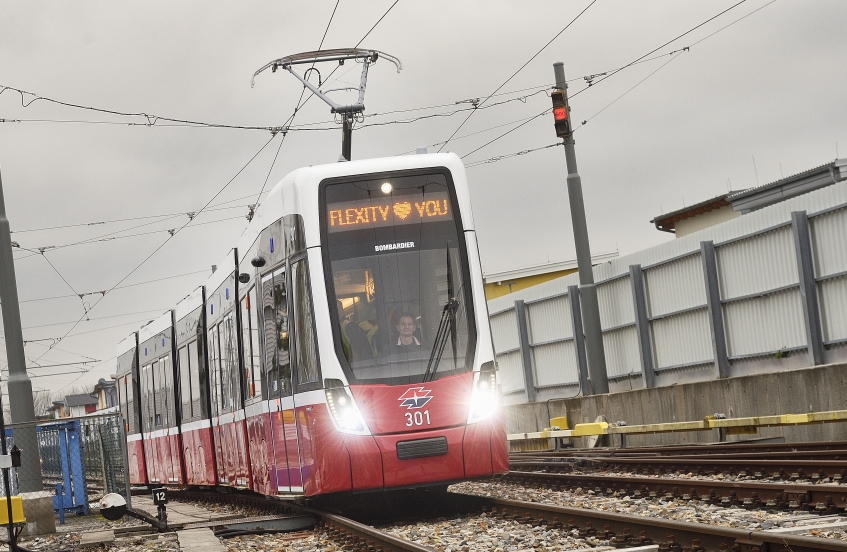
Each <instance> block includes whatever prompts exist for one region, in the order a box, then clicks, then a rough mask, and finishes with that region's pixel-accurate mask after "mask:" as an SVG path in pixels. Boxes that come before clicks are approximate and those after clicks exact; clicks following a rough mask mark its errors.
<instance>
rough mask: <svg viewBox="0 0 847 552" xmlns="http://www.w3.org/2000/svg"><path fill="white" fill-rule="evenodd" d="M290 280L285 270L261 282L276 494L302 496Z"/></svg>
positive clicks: (278, 269)
mask: <svg viewBox="0 0 847 552" xmlns="http://www.w3.org/2000/svg"><path fill="white" fill-rule="evenodd" d="M288 287H289V286H288V280H287V278H286V271H285V266H280V267H279V268H277V269H276V270H274V271H273V272H271V273H268V274H266V275H265V276H264V277H263V278H262V314H263V316H262V318H263V324H264V337H265V362H264V367H265V371H266V378H267V379H266V385H267V392H268V398H269V399H270V405H269V406H270V408H269V410H270V415H271V426H272V427H273V447H274V464H275V469H276V481H277V492H279V493H301V492H303V477H302V474H301V471H300V449H299V443H298V439H297V426H296V422H295V412H294V392H293V385H292V381H291V355H290V325H289V316H288V302H289V301H288Z"/></svg>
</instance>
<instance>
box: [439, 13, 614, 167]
mask: <svg viewBox="0 0 847 552" xmlns="http://www.w3.org/2000/svg"><path fill="white" fill-rule="evenodd" d="M595 2H597V0H591V3H590V4H588V5H587V6H586V7H585V9H583V10H582V11H581V12H579V13H578V14H577V15H576V17H574V18H573V19H572V20H571V21H570V22H569V23H568V24H567V25H565V26H564V27H563V28H562V30H561V31H559V32H558V33H556V36H554V37H553V38H551V39H550V40H549V41H548V42H547V44H545V45H544V46H542V47H541V49H540V50H538V51H537V52H536V53H535V54H533V55H532V57H531V58H529V60H527V62H526V63H524V64H523V65H521V66H520V68H519V69H518V70H517V71H515V72H514V73H512V75H511V76H510V77H509V78H508V79H506V80H505V81H504V82H503V84H501V85H500V86H498V87H497V89H496V90H495V91H494V92H492V93H491V94H489V95H488V97H486V98H485V100H483V101H482V103H483V104H484V103H485V102H486V101H488V99H489V98H491V96H492V94H495V93H497V92H499V91H500V89H501V88H503V87H504V86H506V84H508V83H509V81H511V80H512V79H513V78H515V76H516V75H517V74H518V73H520V72H521V71H523V69H524V67H526V66H527V65H529V64H530V63H531V62H532V60H534V59H535V58H536V57H538V56H539V54H541V52H543V51H544V50H546V49H547V47H548V46H550V44H552V43H553V41H554V40H556V39H557V38H559V36H561V34H562V33H564V32H565V31H566V30H567V29H568V27H570V26H571V25H573V24H574V22H575V21H576V20H578V19H579V18H580V17H582V14H584V13H585V12H586V11H588V8H590V7H591V6H593V5H594V3H595ZM480 105H482V104H480ZM473 114H474V111H471V112H470V113H468V116H467V117H466V118H465V120H464V121H462V123H461V124H460V125H459V127H458V128H457V129H456V130H454V131H453V134H451V135H450V137H449V138H447V140H446V141H445V142H444V144H443V145H442V146H441V147H440V148H438V151H441V150H442V149H444V147H445V146H446V145H447V144H449V143H450V140H452V139H453V136H455V135H456V133H458V132H459V131H460V130H461V129H462V127H463V126H465V123H467V122H468V121H469V120H470V118H471V117H472V116H473Z"/></svg>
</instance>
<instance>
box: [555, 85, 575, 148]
mask: <svg viewBox="0 0 847 552" xmlns="http://www.w3.org/2000/svg"><path fill="white" fill-rule="evenodd" d="M550 98H551V99H552V100H553V120H554V121H555V127H556V136H558V137H559V138H567V137H569V136H570V135H571V123H570V120H569V119H568V101H567V97H566V96H565V91H564V90H561V89H559V88H557V89H556V90H554V91H553V92H552V93H551V94H550Z"/></svg>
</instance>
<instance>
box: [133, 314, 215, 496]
mask: <svg viewBox="0 0 847 552" xmlns="http://www.w3.org/2000/svg"><path fill="white" fill-rule="evenodd" d="M204 303H205V301H204ZM130 379H132V374H130ZM127 392H129V391H127ZM131 415H132V413H130V416H131ZM117 422H118V425H119V426H120V432H119V434H118V441H120V443H121V455H122V457H123V461H124V470H123V471H124V484H125V485H126V489H125V492H126V496H125V497H124V498H126V507H127V508H130V509H131V508H132V490H131V488H130V487H131V486H132V484H131V483H130V481H129V453H128V451H127V446H126V438H127V434H126V425H124V423H123V420H122V419H121V418H120V417H119V418H118V419H117ZM186 481H188V480H187V479H186Z"/></svg>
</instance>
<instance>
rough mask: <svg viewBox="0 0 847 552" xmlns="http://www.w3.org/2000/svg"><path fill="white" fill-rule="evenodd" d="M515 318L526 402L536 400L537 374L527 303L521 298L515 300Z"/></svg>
mask: <svg viewBox="0 0 847 552" xmlns="http://www.w3.org/2000/svg"><path fill="white" fill-rule="evenodd" d="M515 318H516V319H517V321H518V338H519V339H520V344H521V364H523V381H524V386H525V387H526V402H528V403H534V402H535V376H534V374H533V373H532V352H531V351H530V345H529V327H528V326H527V323H526V305H524V302H523V301H521V300H520V299H519V300H517V301H515Z"/></svg>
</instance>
